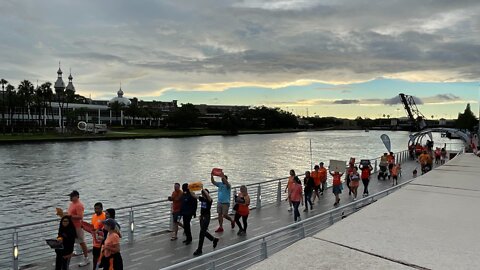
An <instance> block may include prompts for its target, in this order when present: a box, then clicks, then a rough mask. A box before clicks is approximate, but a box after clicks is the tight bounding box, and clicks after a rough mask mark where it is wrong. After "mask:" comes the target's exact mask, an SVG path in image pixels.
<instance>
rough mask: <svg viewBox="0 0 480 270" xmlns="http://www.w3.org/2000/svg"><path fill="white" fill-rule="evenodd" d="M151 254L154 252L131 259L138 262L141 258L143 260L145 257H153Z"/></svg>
mask: <svg viewBox="0 0 480 270" xmlns="http://www.w3.org/2000/svg"><path fill="white" fill-rule="evenodd" d="M151 256H152V254H147V255H145V256H141V257H137V258H135V259H131V261H132V262H138V261H141V260H143V259H145V258H148V257H151Z"/></svg>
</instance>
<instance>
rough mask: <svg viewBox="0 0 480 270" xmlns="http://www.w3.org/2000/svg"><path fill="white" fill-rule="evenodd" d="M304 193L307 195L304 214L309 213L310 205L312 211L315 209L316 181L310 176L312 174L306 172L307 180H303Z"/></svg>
mask: <svg viewBox="0 0 480 270" xmlns="http://www.w3.org/2000/svg"><path fill="white" fill-rule="evenodd" d="M303 186H304V188H303V192H304V193H305V209H304V210H303V212H308V204H310V210H312V209H313V207H312V205H313V203H312V195H313V189H314V188H315V180H314V179H313V177H311V176H310V172H309V171H306V172H305V178H304V179H303Z"/></svg>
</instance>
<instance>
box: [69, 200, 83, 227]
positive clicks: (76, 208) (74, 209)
mask: <svg viewBox="0 0 480 270" xmlns="http://www.w3.org/2000/svg"><path fill="white" fill-rule="evenodd" d="M83 211H85V207H84V206H83V203H82V202H80V200H78V201H77V202H76V203H73V202H72V203H70V206H69V207H68V214H69V215H70V216H81V217H82V219H83ZM82 219H73V218H72V223H73V226H75V228H81V227H82Z"/></svg>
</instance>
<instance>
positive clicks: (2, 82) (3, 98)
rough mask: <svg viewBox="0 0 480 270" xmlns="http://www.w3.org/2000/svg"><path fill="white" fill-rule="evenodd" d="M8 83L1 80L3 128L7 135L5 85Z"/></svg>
mask: <svg viewBox="0 0 480 270" xmlns="http://www.w3.org/2000/svg"><path fill="white" fill-rule="evenodd" d="M7 83H8V82H7V81H6V80H5V79H0V84H1V85H2V128H3V134H5V84H7Z"/></svg>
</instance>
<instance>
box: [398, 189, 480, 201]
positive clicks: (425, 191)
mask: <svg viewBox="0 0 480 270" xmlns="http://www.w3.org/2000/svg"><path fill="white" fill-rule="evenodd" d="M407 190H410V191H416V192H423V193H435V194H441V195H449V196H455V197H460V198H464V197H469V198H477V199H478V198H480V197H479V196H472V195H464V194H454V193H447V192H439V191H431V190H418V189H412V188H408V189H407Z"/></svg>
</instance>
